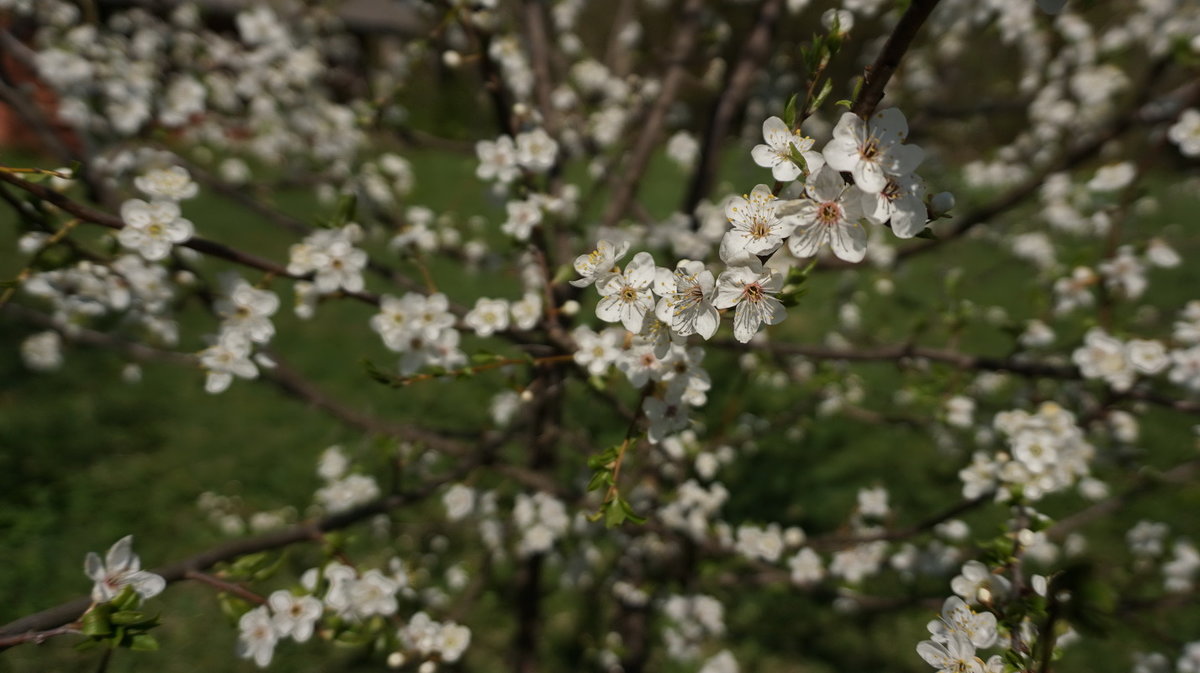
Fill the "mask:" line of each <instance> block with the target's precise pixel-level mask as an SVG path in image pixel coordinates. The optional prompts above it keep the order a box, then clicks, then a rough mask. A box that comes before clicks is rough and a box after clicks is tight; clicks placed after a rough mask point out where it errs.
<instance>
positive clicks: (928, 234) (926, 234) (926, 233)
mask: <svg viewBox="0 0 1200 673" xmlns="http://www.w3.org/2000/svg"><path fill="white" fill-rule="evenodd" d="M915 238H926V239H929V240H931V241H936V240H938V237H937V234H935V233H933V229H930V228H929V227H925V228H924V229H922V230H921V231H920V233H918V234H917V235H916V236H915Z"/></svg>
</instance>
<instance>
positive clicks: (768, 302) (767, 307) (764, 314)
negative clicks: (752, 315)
mask: <svg viewBox="0 0 1200 673" xmlns="http://www.w3.org/2000/svg"><path fill="white" fill-rule="evenodd" d="M759 316H760V317H761V318H762V321H763V322H765V323H766V324H768V325H778V324H779V323H781V322H783V320H784V318H786V317H787V308H786V307H785V306H784V305H783V302H781V301H779V300H778V299H776V298H775V297H763V298H762V300H761V301H759Z"/></svg>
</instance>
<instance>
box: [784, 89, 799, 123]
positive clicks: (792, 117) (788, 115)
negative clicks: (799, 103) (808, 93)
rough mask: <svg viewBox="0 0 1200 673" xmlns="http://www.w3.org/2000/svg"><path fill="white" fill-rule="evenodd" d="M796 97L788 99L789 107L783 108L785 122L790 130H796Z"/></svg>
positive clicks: (794, 95)
mask: <svg viewBox="0 0 1200 673" xmlns="http://www.w3.org/2000/svg"><path fill="white" fill-rule="evenodd" d="M796 95H797V94H792V97H791V98H789V99H788V102H787V105H786V106H785V107H784V108H783V122H784V123H785V124H787V125H788V128H791V129H794V128H796Z"/></svg>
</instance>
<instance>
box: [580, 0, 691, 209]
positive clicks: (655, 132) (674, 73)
mask: <svg viewBox="0 0 1200 673" xmlns="http://www.w3.org/2000/svg"><path fill="white" fill-rule="evenodd" d="M703 8H704V0H687V2H686V4H685V5H684V7H683V10H682V11H681V13H680V17H679V29H678V32H676V33H675V40H674V42H673V43H672V45H671V52H670V55H669V57H668V61H667V62H668V64H669V65H668V67H667V74H666V75H665V76H664V77H663V82H662V90H661V91H660V92H659V94H658V98H656V99H655V100H654V103H653V105H651V106H650V111H649V112H648V113H647V114H646V118H645V119H644V120H643V122H642V132H641V133H640V134H639V135H638V137H637V140H636V141H635V143H634V146H633V149H632V150H631V151H630V153H629V161H628V163H627V164H626V165H625V166H624V167H623V168H622V169H621V170H620V171H618V172H617V173H616V175H617V176H618V179H617V183H616V185H615V186H614V187H613V190H612V194H611V195H610V197H609V202H608V208H607V209H606V210H605V211H604V217H603V218H602V226H604V227H612V226H615V225H616V224H617V222H619V221H620V219H621V217H623V216H624V215H625V212H626V210H628V208H629V204H630V202H632V201H633V198H634V197H635V196H637V188H638V185H640V184H641V181H642V176H643V175H644V174H645V173H646V168H647V166H649V164H650V157H651V156H652V155H653V154H654V150H655V149H656V148H657V145H658V139H659V136H660V135H662V128H663V124H664V123H665V122H666V120H667V112H668V111H670V109H671V105H672V104H673V103H674V102H675V97H676V96H677V95H678V94H679V88H680V85H682V84H683V80H684V77H685V75H686V74H687V70H686V64H687V58H688V55H689V54H691V53H692V49H693V48H694V47H695V46H696V40H697V38H698V36H699V33H700V12H701V10H702V9H703Z"/></svg>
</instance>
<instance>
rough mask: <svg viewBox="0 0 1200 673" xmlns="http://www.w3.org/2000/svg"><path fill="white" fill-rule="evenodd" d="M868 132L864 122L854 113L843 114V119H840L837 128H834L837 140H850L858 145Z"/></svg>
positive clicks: (834, 135)
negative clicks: (859, 140)
mask: <svg viewBox="0 0 1200 673" xmlns="http://www.w3.org/2000/svg"><path fill="white" fill-rule="evenodd" d="M865 131H866V126H865V125H864V124H863V120H862V119H861V118H859V116H858V115H856V114H854V113H853V112H843V113H842V117H841V119H838V123H837V126H834V127H833V137H834V138H835V139H839V140H840V139H842V138H849V139H850V140H852V141H854V143H855V145H857V144H858V139H859V138H861V137H862V136H863V135H864V134H865Z"/></svg>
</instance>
